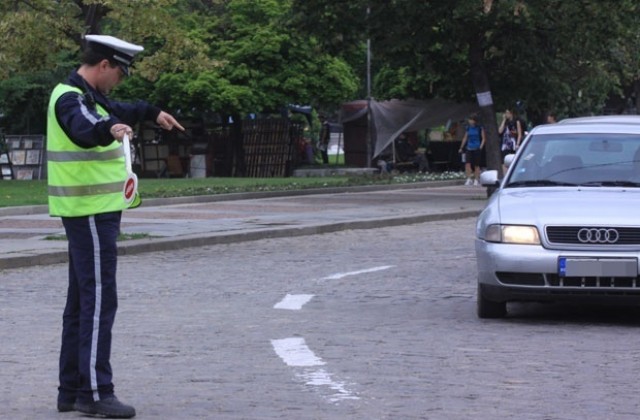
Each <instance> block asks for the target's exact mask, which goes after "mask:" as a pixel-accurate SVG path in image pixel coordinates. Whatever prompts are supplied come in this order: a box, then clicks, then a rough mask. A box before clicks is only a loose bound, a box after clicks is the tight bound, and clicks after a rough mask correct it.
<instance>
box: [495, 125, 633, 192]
mask: <svg viewBox="0 0 640 420" xmlns="http://www.w3.org/2000/svg"><path fill="white" fill-rule="evenodd" d="M523 147H524V149H523V150H522V151H521V153H520V155H519V157H518V159H517V160H516V161H515V162H513V165H514V168H513V171H511V173H510V175H509V179H508V180H507V183H506V186H507V187H521V186H541V187H542V186H567V185H581V186H594V187H604V186H623V187H640V136H638V135H633V134H596V133H590V134H584V133H580V134H577V133H571V134H544V135H542V134H540V135H532V137H531V138H530V139H529V140H528V141H527V142H526V144H525V145H524V146H523Z"/></svg>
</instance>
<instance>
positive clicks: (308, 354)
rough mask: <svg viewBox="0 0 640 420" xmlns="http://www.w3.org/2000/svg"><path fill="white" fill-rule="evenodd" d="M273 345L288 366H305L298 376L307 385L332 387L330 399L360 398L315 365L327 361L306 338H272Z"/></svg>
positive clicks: (332, 400) (323, 363)
mask: <svg viewBox="0 0 640 420" xmlns="http://www.w3.org/2000/svg"><path fill="white" fill-rule="evenodd" d="M271 345H272V346H273V349H274V350H275V352H276V354H277V355H278V356H280V358H281V359H282V360H283V361H284V362H285V363H286V364H287V366H291V367H297V368H304V370H303V371H302V372H299V373H296V376H297V377H298V378H301V379H302V380H304V381H305V384H306V385H310V386H317V387H328V388H329V389H331V390H332V391H333V394H331V395H329V396H328V399H329V401H331V402H338V401H341V400H359V399H360V398H359V397H357V396H356V395H354V394H353V393H352V392H351V391H349V390H348V389H347V388H346V385H345V384H344V383H343V382H336V381H334V380H333V379H331V375H330V374H329V373H328V372H327V371H326V370H325V369H323V368H314V366H323V365H325V364H326V363H325V362H324V361H323V360H322V359H321V358H319V357H317V356H316V355H315V354H314V353H313V351H311V349H310V348H309V347H308V346H307V343H305V341H304V338H302V337H291V338H283V339H280V340H271Z"/></svg>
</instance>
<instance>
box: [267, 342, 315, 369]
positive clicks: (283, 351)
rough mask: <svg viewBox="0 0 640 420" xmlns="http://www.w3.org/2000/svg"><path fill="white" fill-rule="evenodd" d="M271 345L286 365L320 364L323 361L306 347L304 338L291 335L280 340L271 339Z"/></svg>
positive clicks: (306, 365)
mask: <svg viewBox="0 0 640 420" xmlns="http://www.w3.org/2000/svg"><path fill="white" fill-rule="evenodd" d="M271 345H272V346H273V349H274V350H275V351H276V354H277V355H278V356H280V358H281V359H282V360H284V362H285V363H286V364H287V365H288V366H298V367H309V366H322V365H324V364H325V362H323V361H322V359H320V358H319V357H316V355H315V354H313V352H312V351H311V349H310V348H309V347H307V343H305V341H304V338H302V337H292V338H283V339H281V340H271Z"/></svg>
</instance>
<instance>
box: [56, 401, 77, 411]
mask: <svg viewBox="0 0 640 420" xmlns="http://www.w3.org/2000/svg"><path fill="white" fill-rule="evenodd" d="M75 404H76V403H75V401H61V400H58V411H59V412H61V413H67V412H69V411H74V410H75Z"/></svg>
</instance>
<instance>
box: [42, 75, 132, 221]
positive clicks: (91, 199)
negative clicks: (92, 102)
mask: <svg viewBox="0 0 640 420" xmlns="http://www.w3.org/2000/svg"><path fill="white" fill-rule="evenodd" d="M67 92H78V93H79V94H80V95H81V94H82V91H81V90H80V89H78V88H75V87H73V86H69V85H66V84H63V83H61V84H59V85H58V86H56V87H55V89H54V90H53V92H52V93H51V98H50V100H49V109H48V114H47V172H48V174H47V176H48V181H49V214H50V215H51V216H62V217H77V216H90V215H93V214H100V213H108V212H112V211H119V210H123V209H125V208H132V207H137V206H139V205H140V198H139V197H136V199H135V200H134V201H133V203H131V205H128V204H127V203H126V202H125V201H124V199H123V193H122V190H123V186H124V182H125V180H126V179H127V169H126V168H125V160H124V150H123V148H122V144H120V143H119V142H118V141H116V140H115V139H114V141H113V142H112V143H110V144H109V145H108V146H96V147H91V148H88V149H85V148H82V147H80V146H78V145H76V144H75V143H73V142H72V141H71V139H70V138H69V137H68V136H67V134H66V133H65V132H64V130H63V129H62V127H60V124H59V123H58V120H57V118H56V113H55V106H56V101H57V100H58V99H59V98H60V97H61V96H62V95H64V94H65V93H67ZM96 110H97V112H98V114H99V115H101V116H106V115H108V112H107V110H106V109H104V108H103V107H101V106H100V104H96Z"/></svg>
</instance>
